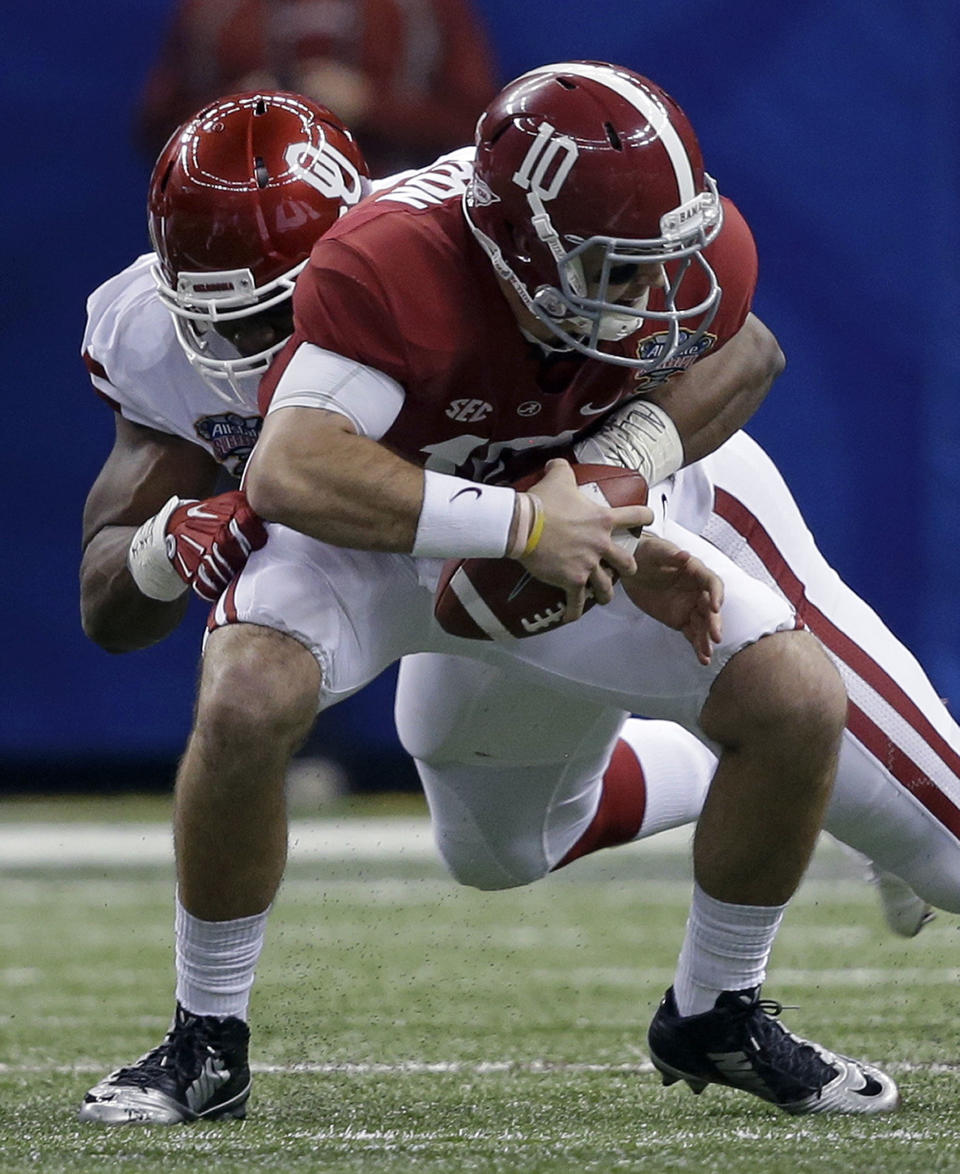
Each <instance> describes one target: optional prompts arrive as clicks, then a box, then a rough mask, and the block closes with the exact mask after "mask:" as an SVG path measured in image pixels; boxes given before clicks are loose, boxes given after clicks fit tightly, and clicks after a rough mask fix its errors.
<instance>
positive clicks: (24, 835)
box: [0, 816, 690, 870]
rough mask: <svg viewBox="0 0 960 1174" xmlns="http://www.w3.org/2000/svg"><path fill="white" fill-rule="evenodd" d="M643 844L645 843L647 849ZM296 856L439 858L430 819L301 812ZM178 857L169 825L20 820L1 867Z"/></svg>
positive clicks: (675, 846) (679, 837)
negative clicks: (311, 815)
mask: <svg viewBox="0 0 960 1174" xmlns="http://www.w3.org/2000/svg"><path fill="white" fill-rule="evenodd" d="M689 840H690V832H689V830H688V829H686V828H678V829H676V830H675V831H672V832H663V833H661V834H660V835H658V836H655V837H653V838H652V839H651V840H647V841H644V843H643V845H642V850H643V851H644V852H645V853H652V852H656V853H674V852H677V851H682V850H683V849H684V847H685V846H686V845H687V844H688V843H689ZM640 847H641V846H640V845H637V848H638V849H639V848H640ZM290 858H291V860H384V859H394V860H403V859H406V860H424V859H431V860H434V859H437V855H436V849H435V847H434V843H433V837H432V835H431V833H430V823H429V821H428V820H427V819H425V818H417V817H410V816H402V817H398V818H395V819H384V818H379V819H340V820H334V819H298V820H293V821H292V822H291V824H290ZM172 861H173V841H172V838H171V832H170V827H169V825H167V824H159V823H157V824H109V823H76V824H54V823H13V824H7V825H6V826H4V827H0V870H2V869H4V868H24V867H35V866H38V865H39V866H42V867H44V868H58V867H63V868H76V867H77V866H79V865H92V866H99V865H136V864H141V865H150V864H164V863H167V862H172Z"/></svg>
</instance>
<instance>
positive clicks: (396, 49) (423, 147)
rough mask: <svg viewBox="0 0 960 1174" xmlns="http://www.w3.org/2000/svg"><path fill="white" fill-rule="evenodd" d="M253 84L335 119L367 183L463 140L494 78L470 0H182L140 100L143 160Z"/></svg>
mask: <svg viewBox="0 0 960 1174" xmlns="http://www.w3.org/2000/svg"><path fill="white" fill-rule="evenodd" d="M259 87H264V88H268V89H286V90H294V91H296V92H298V93H301V94H305V95H306V96H307V97H309V98H312V99H313V100H314V101H316V102H319V103H320V104H321V105H323V106H328V107H329V108H330V109H331V110H334V111H336V113H337V114H339V115H340V117H341V118H342V119H343V120H344V121H345V122H346V123H347V125H348V126H350V127H351V128H352V129H353V131H354V133H355V134H356V136H357V139H358V142H359V143H360V146H361V148H362V150H363V152H364V155H365V156H366V159H367V162H368V164H369V166H370V171H371V174H372V175H373V176H374V177H375V178H376V177H380V176H384V175H389V174H391V173H392V172H395V171H399V170H402V169H403V168H407V167H416V166H420V165H421V164H425V163H429V162H430V161H432V160H433V159H434V158H435V157H436V156H437V155H438V154H441V153H442V152H444V151H447V150H451V149H453V148H455V147H460V146H463V144H464V143H468V142H470V141H472V139H473V128H474V124H475V123H476V120H477V116H478V113H479V111H481V110H482V109H483V108H484V106H486V104H487V102H488V101H489V100H490V98H491V97H492V96H493V95H494V94H495V93H496V91H497V89H498V88H499V81H498V77H497V72H496V68H495V65H494V59H493V54H492V52H491V48H490V41H489V37H488V34H487V31H486V29H485V28H484V27H483V24H482V22H481V21H480V19H479V17H478V16H477V14H476V12H475V11H474V10H473V8H472V7H471V5H470V3H469V0H180V2H179V3H178V5H177V7H176V8H175V9H174V10H173V13H172V23H171V25H170V28H169V32H168V35H167V38H166V41H165V43H164V45H163V48H162V50H161V52H160V55H159V58H158V59H157V61H156V63H155V65H154V67H153V69H152V70H151V72H150V75H149V77H148V80H147V83H146V87H145V89H144V92H143V97H142V101H141V106H140V110H139V115H138V125H137V137H138V141H139V144H140V146H141V147H142V149H143V151H144V152H145V153H146V154H147V155H148V156H149V158H150V161H151V162H152V160H153V159H154V158H155V156H156V155H157V154H158V153H159V151H160V149H161V148H162V146H163V144H164V143H165V142H166V140H167V137H168V136H169V135H170V134H171V133H172V131H173V130H174V129H175V128H176V127H177V126H178V125H179V124H180V123H181V122H182V121H183V120H184V119H185V118H187V117H189V116H190V114H191V113H192V112H193V111H194V110H196V109H198V108H199V107H200V106H202V105H204V104H205V103H206V102H208V101H209V100H211V99H213V98H216V97H218V96H219V95H221V94H225V93H231V92H236V91H240V90H248V89H256V88H259Z"/></svg>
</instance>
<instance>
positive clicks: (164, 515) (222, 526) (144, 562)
mask: <svg viewBox="0 0 960 1174" xmlns="http://www.w3.org/2000/svg"><path fill="white" fill-rule="evenodd" d="M266 541H267V532H266V530H265V529H264V526H263V522H262V521H261V520H260V518H259V517H257V515H256V514H255V513H254V512H253V510H252V509H251V508H250V506H249V505H248V504H247V499H246V497H245V495H244V494H243V493H242V492H241V491H240V490H238V489H234V490H232V491H231V492H230V493H221V494H220V495H219V496H218V497H208V498H206V499H205V500H203V501H197V500H194V499H181V498H178V497H171V498H170V500H169V501H168V502H167V503H166V505H165V506H164V507H163V509H162V510H160V511H159V512H158V513H156V514H154V516H153V517H152V518H149V519H148V520H147V521H146V522H144V524H143V525H142V526H141V527H140V529H139V530H137V532H136V534H135V535H134V536H133V540H132V542H131V543H130V549H129V552H128V554H127V566H128V567H129V568H130V573H131V574H132V575H133V578H134V580H135V582H136V584H137V586H138V587H139V588H140V590H141V591H142V592H143V593H144V595H149V596H150V597H151V598H152V599H161V600H171V599H176V597H177V596H178V595H182V594H183V592H184V591H185V590H186V588H187V587H192V588H193V590H194V591H195V592H196V594H197V595H199V596H200V598H201V599H203V600H206V602H207V603H215V602H216V601H217V600H218V599H219V598H220V596H221V595H222V594H223V592H224V591H225V590H226V588H227V587H228V585H229V584H230V582H231V581H232V580H233V579H234V578H235V577H236V576H237V575H239V574H240V572H241V571H242V570H243V568H244V566H245V565H246V562H247V559H248V558H249V557H250V554H251V552H252V551H254V550H259V549H260V547H261V546H263V545H264V543H265V542H266Z"/></svg>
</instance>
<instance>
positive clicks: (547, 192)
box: [513, 122, 580, 203]
mask: <svg viewBox="0 0 960 1174" xmlns="http://www.w3.org/2000/svg"><path fill="white" fill-rule="evenodd" d="M579 154H580V148H579V147H578V146H577V144H576V143H575V142H574V141H573V139H572V138H570V136H569V135H560V134H557V131H556V128H555V127H553V126H551V125H550V123H549V122H543V123H541V124H540V129H539V130H538V131H537V137H536V138H535V139H534V140H533V142H532V143H531V144H530V146H529V148H528V150H527V153H526V155H525V156H524V158H523V162H522V163H521V164H520V166H519V167H518V168H517V170H516V171H515V172H514V173H513V182H514V183H515V184H516V185H517V186H518V187H521V188H523V190H524V191H530V192H533V194H534V195H536V196H539V197H540V199H541V200H542V201H543V202H544V203H546V202H547V201H548V200H553V199H555V198H556V197H557V196H558V195H559V193H560V189H561V188H562V187H563V185H564V181H565V180H566V178H567V176H568V175H569V174H570V169H571V168H572V167H573V165H574V163H576V161H577V157H578V156H579Z"/></svg>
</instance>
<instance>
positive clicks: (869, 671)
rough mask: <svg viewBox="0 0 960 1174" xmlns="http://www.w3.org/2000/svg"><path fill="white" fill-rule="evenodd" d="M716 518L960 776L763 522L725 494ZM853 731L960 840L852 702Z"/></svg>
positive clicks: (935, 737) (901, 756)
mask: <svg viewBox="0 0 960 1174" xmlns="http://www.w3.org/2000/svg"><path fill="white" fill-rule="evenodd" d="M713 508H714V513H716V514H717V516H718V517H721V518H723V520H724V521H725V522H728V523H729V524H730V525H731V526H732V527H733V528H734V530H736V531H737V533H738V534H740V535H741V536H742V537H743V538H744V539H746V541H747V544H748V545H749V547H750V549H751V550H752V551H753V552H754V554H755V555H756V556H757V557H758V558H759V559H760V561H761V562H762V563H763V565H764V567H766V569H767V572H768V573H769V574H770V576H771V577H772V578H773V580H774V581H775V582H776V583H777V585H778V586H779V588H780V590H781V591H782V592H783V593H784V595H786V597H787V599H789V601H790V602H791V603H792V604H793V606H794V607H795V608H796V610H797V614H798V615H799V616H800V618H801V619H802V620H803V622H804V624H805V625H806V626H807V627H808V628H809V629H810V631H811V632H813V633H814V635H815V636H816V637H817V638H818V639H819V640H820V641H821V643H822V644H823V645H824V646H825V647H826V648H828V649H829V650H830V651H831V652H832V653H833V654H834V655H835V656H836V657H837V658H838V659H839V660H841V661H843V663H844V664H846V665H848V666H849V668H850V669H851V670H852V671H853V672H854V673H856V675H857V676H858V677H860V678H861V679H862V680H863V681H865V682H866V683H867V684H868V685H869V686H870V687H871V688H872V689H873V690H874V691H875V692H876V693H878V694H879V695H880V696H881V697H882V698H883V699H884V701H886V702H887V704H888V705H889V706H891V708H893V709H895V710H896V711H897V713H898V714H899V715H900V716H901V717H902V718H903V719H904V721H906V722H907V723H908V724H909V725H910V726H912V727H913V729H914V730H916V732H917V733H918V734H919V735H920V737H921V738H922V739H923V740H924V741H925V742H926V743H927V744H928V745H929V747H930V748H931V750H933V752H934V753H935V754H936V755H937V757H938V758H940V759H941V761H942V762H943V763H944V765H945V766H946V767H947V769H948V770H951V771H952V772H953V773H954V774H960V755H957V753H956V752H955V751H954V749H953V748H952V747H951V746H950V745H949V744H948V743H947V742H946V741H945V740H944V739H943V737H941V735H940V734H939V733H938V732H937V730H936V729H934V727H933V726H932V725H931V724H930V721H929V720H928V718H927V717H926V715H925V714H924V713H923V711H922V710H921V709H920V708H919V707H918V706H917V705H916V704H915V702H914V701H913V700H912V699H911V698H910V697H908V696H907V694H906V693H905V692H904V691H903V689H901V688H900V686H899V685H898V684H897V683H896V681H894V680H893V678H892V677H890V676H889V675H888V674H887V673H886V672H885V670H884V669H883V668H881V666H880V665H879V664H877V662H876V661H875V660H873V658H872V657H871V656H869V654H868V653H866V652H864V650H863V649H862V648H861V647H860V646H859V645H858V644H856V643H855V642H854V641H853V640H851V639H850V637H849V636H848V635H847V634H846V633H845V632H842V631H841V630H840V629H839V628H838V627H837V626H836V625H835V624H834V623H833V621H832V620H830V619H828V618H827V616H825V615H824V614H823V612H822V611H820V609H819V608H817V607H814V605H813V604H812V603H811V602H810V600H809V599H807V597H806V592H805V587H804V584H803V583H802V582H801V580H800V579H799V578H798V577H797V575H796V574H795V572H794V571H793V570H792V569H791V567H790V566H789V564H788V563H787V560H786V558H785V557H784V556H783V554H782V553H781V552H780V550H779V549H778V547H777V545H776V543H775V542H774V541H773V539H772V538H771V537H770V535H769V534H768V533H767V531H766V529H765V528H764V527H763V525H762V524H761V522H760V521H759V519H758V518H757V517H756V516H755V515H754V514H752V513H751V512H750V511H749V510H748V509H747V507H746V506H745V505H744V504H743V502H741V501H738V500H737V499H736V498H735V497H734V496H733V495H732V494H730V493H728V492H727V491H726V490H725V489H720V488H718V489H717V490H716V492H715V494H714V507H713ZM847 728H848V729H849V730H850V732H851V733H852V734H853V736H854V737H855V738H856V739H857V740H858V741H859V742H861V743H862V744H863V745H864V747H865V748H866V749H867V750H869V752H870V753H871V754H872V755H873V756H874V757H875V758H877V759H878V760H879V761H880V762H881V763H883V765H884V766H885V767H886V769H887V770H888V771H889V772H890V773H891V774H892V775H893V777H894V778H895V779H896V780H897V782H899V783H900V784H901V785H902V786H903V787H905V788H906V789H907V790H908V791H909V792H910V793H911V794H912V795H914V796H915V797H916V798H917V799H918V800H919V801H920V802H921V803H922V804H923V806H924V807H925V808H926V809H927V810H928V811H929V812H930V813H931V814H932V815H934V816H936V818H937V819H939V820H940V822H941V823H942V824H944V825H945V826H946V827H947V828H949V830H950V831H951V832H952V833H953V834H954V835H955V836H958V837H960V810H958V808H957V807H956V805H955V804H954V803H953V802H952V801H951V800H950V799H949V798H948V797H947V796H946V795H944V793H943V792H942V791H941V790H940V789H939V787H938V786H937V784H936V783H935V782H934V781H933V780H932V779H931V778H929V777H928V776H927V775H926V774H925V773H924V772H923V771H922V770H921V769H920V767H919V766H918V765H917V764H916V763H915V762H913V760H912V759H911V758H910V757H909V756H908V755H907V754H906V753H905V752H904V751H903V750H901V749H900V748H899V747H898V746H896V745H894V743H893V741H892V740H891V739H890V737H889V736H888V735H887V734H885V733H884V731H883V730H882V729H881V728H880V727H879V726H878V725H877V724H876V722H874V721H873V720H872V719H871V718H869V717H868V716H867V715H866V714H865V713H864V712H863V710H861V709H859V708H858V707H857V706H856V705H854V704H853V703H852V702H851V703H850V705H849V707H848V716H847Z"/></svg>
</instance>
